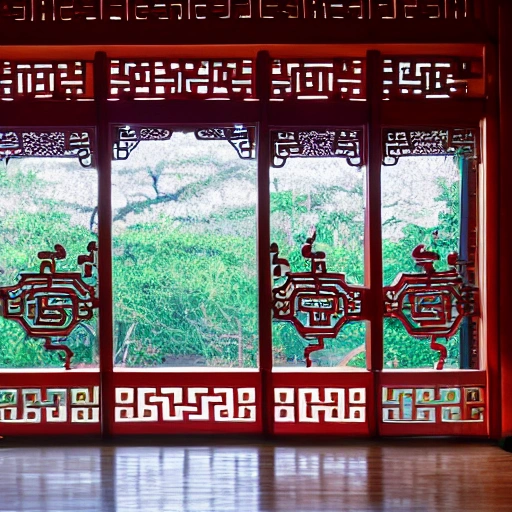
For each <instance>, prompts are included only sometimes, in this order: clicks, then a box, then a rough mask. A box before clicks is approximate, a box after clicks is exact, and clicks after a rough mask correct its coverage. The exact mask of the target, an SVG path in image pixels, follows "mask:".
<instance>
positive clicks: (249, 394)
mask: <svg viewBox="0 0 512 512" xmlns="http://www.w3.org/2000/svg"><path fill="white" fill-rule="evenodd" d="M115 421H116V422H118V423H122V422H125V423H126V422H154V423H158V422H171V423H176V422H192V423H193V422H221V423H225V422H243V423H253V422H255V421H256V389H255V388H253V387H244V388H233V387H199V386H198V387H177V386H172V387H137V388H135V387H118V388H116V408H115Z"/></svg>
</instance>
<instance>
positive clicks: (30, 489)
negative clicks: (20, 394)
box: [0, 439, 512, 512]
mask: <svg viewBox="0 0 512 512" xmlns="http://www.w3.org/2000/svg"><path fill="white" fill-rule="evenodd" d="M0 443H1V442H0ZM511 485H512V454H510V453H507V452H504V451H502V450H500V449H499V448H498V447H496V446H494V445H491V444H486V443H465V442H460V441H459V442H457V441H450V442H448V441H443V440H436V441H434V440H428V439H427V440H394V441H386V442H383V441H381V442H376V441H375V442H373V441H364V442H363V441H350V442H349V441H343V442H338V443H336V442H331V443H329V444H320V445H319V444H317V445H313V444H308V445H306V446H304V445H303V443H298V442H297V441H291V440H287V441H284V440H283V441H280V442H273V443H259V444H258V443H257V442H246V441H223V440H222V439H221V440H219V441H218V442H216V443H215V444H210V443H209V442H208V441H205V440H199V439H195V440H190V439H188V440H187V439H185V440H180V441H179V442H178V441H176V440H175V441H174V442H173V444H172V445H170V444H166V443H165V441H163V442H160V440H158V439H157V440H156V441H153V442H146V443H145V444H143V442H142V441H141V440H138V441H137V444H136V445H133V444H130V443H126V442H119V443H118V444H116V445H94V444H86V445H83V446H76V445H73V446H71V445H69V446H57V445H55V446H52V445H45V446H27V445H26V443H25V444H23V443H22V442H20V441H17V444H16V445H14V444H8V443H6V442H3V443H1V444H0V496H1V498H0V511H3V512H5V511H16V512H21V511H29V510H30V511H38V512H47V511H65V510H66V511H67V510H73V511H75V512H79V511H91V512H92V511H94V512H99V511H131V510H138V511H141V510H143V511H148V512H149V511H190V512H200V511H209V512H215V511H223V512H228V511H237V512H238V511H240V512H252V511H285V510H292V511H296V512H299V511H308V512H314V511H322V512H331V511H332V512H334V511H356V510H357V511H390V512H397V511H405V510H407V511H425V512H427V511H428V512H436V511H462V510H464V511H480V510H482V511H493V512H498V511H511V510H512V500H511V497H510V496H511V495H510V488H511Z"/></svg>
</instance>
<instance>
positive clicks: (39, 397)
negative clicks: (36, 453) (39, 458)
mask: <svg viewBox="0 0 512 512" xmlns="http://www.w3.org/2000/svg"><path fill="white" fill-rule="evenodd" d="M99 395H100V390H99V386H84V387H72V388H65V387H59V386H57V387H54V388H46V387H43V388H41V387H39V388H11V389H6V388H2V389H0V424H43V423H44V424H55V423H74V424H77V423H78V424H80V423H81V424H83V423H99V421H100V407H99V404H100V396H99ZM0 428H1V427H0Z"/></svg>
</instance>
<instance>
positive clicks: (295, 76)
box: [270, 59, 365, 100]
mask: <svg viewBox="0 0 512 512" xmlns="http://www.w3.org/2000/svg"><path fill="white" fill-rule="evenodd" d="M271 80H272V84H271V93H270V97H271V99H274V100H304V99H324V100H325V99H328V100H363V99H365V82H364V61H363V60H362V59H331V60H328V59H326V60H323V61H304V60H295V59H294V60H288V59H276V60H274V61H273V63H272V78H271Z"/></svg>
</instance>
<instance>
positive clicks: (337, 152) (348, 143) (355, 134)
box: [271, 130, 363, 167]
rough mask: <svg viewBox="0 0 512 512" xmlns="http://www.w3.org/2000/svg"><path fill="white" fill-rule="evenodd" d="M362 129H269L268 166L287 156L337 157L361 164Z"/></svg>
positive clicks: (275, 165)
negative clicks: (269, 153)
mask: <svg viewBox="0 0 512 512" xmlns="http://www.w3.org/2000/svg"><path fill="white" fill-rule="evenodd" d="M362 143H363V132H362V130H309V131H293V132H292V131H279V132H278V131H272V132H271V144H272V167H283V166H284V165H285V164H286V160H287V159H288V158H290V157H292V158H293V157H306V158H307V157H339V158H345V159H346V161H347V163H348V164H349V165H352V166H360V165H362V158H361V157H362V152H361V147H362Z"/></svg>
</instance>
